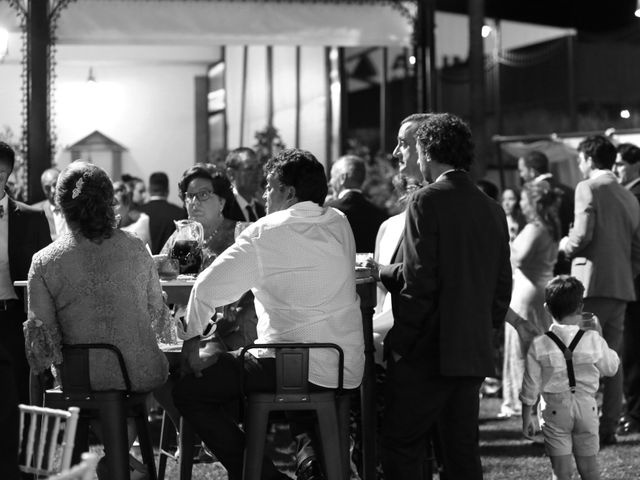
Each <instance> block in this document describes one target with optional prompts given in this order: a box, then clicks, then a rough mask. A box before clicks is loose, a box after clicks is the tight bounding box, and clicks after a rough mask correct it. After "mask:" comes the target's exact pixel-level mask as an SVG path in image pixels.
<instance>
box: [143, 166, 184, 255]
mask: <svg viewBox="0 0 640 480" xmlns="http://www.w3.org/2000/svg"><path fill="white" fill-rule="evenodd" d="M168 196H169V177H167V174H166V173H164V172H154V173H152V174H151V175H150V176H149V201H148V202H147V203H145V204H143V205H141V206H140V211H141V212H143V213H146V214H147V215H149V233H150V234H151V252H152V253H153V254H154V255H156V254H158V253H160V250H162V247H163V246H164V244H165V243H166V241H167V240H168V239H169V237H170V236H171V234H172V233H173V231H174V230H175V229H176V225H175V223H173V222H174V221H175V220H181V219H183V218H187V212H185V210H184V208H182V207H179V206H178V205H174V204H173V203H170V202H168V201H167V197H168Z"/></svg>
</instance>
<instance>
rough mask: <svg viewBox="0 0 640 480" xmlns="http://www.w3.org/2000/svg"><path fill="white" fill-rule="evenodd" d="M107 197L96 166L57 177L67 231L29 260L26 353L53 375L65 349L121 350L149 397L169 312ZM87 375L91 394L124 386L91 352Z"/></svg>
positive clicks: (164, 371)
mask: <svg viewBox="0 0 640 480" xmlns="http://www.w3.org/2000/svg"><path fill="white" fill-rule="evenodd" d="M113 199H114V192H113V185H112V183H111V179H110V178H109V176H108V175H107V173H106V172H105V171H104V170H102V169H101V168H99V167H97V166H96V165H93V164H90V163H84V162H73V163H72V164H71V165H69V166H68V167H67V168H66V169H65V170H64V171H63V172H62V173H61V174H60V177H59V179H58V184H57V189H56V202H57V204H58V205H59V206H60V208H61V210H62V213H63V215H64V217H65V220H66V222H67V225H68V226H69V231H68V232H67V233H65V234H63V235H61V236H60V237H58V239H57V240H56V241H55V242H54V243H52V244H51V245H49V246H48V247H46V248H44V249H42V250H40V251H39V252H38V253H36V254H35V255H34V257H33V261H32V263H31V270H30V271H29V278H28V285H27V292H28V297H29V311H28V320H27V321H26V322H25V324H24V330H25V347H26V353H27V358H28V360H29V364H30V366H31V368H32V369H33V371H34V372H35V373H39V372H43V371H45V370H48V369H50V368H51V366H53V365H55V366H56V367H57V371H59V370H60V369H61V368H64V364H63V358H62V346H63V345H64V344H78V343H108V344H112V345H115V346H116V347H118V349H120V351H121V352H122V355H123V357H124V361H125V364H126V368H127V372H128V374H129V378H130V380H131V386H132V389H133V390H134V391H137V392H148V391H151V390H153V389H155V388H157V387H159V386H160V385H162V384H164V383H165V381H166V379H167V375H168V363H167V359H166V358H165V355H164V354H163V353H162V352H161V351H160V348H159V347H158V342H157V338H156V334H155V332H154V330H156V331H160V332H168V331H171V329H172V327H171V324H170V312H169V310H168V308H167V307H166V305H165V304H164V301H163V298H162V290H161V288H160V282H159V279H158V274H157V272H156V268H155V266H154V263H153V260H152V258H151V255H149V253H148V252H147V251H146V250H145V247H144V245H143V243H142V242H141V241H140V240H139V239H138V238H136V237H135V236H133V235H132V234H130V233H128V232H123V231H121V230H119V229H117V228H116V217H115V212H114V202H113ZM89 374H90V380H91V385H92V387H93V389H94V390H111V389H124V388H125V385H124V382H123V379H122V375H121V373H120V367H119V365H118V362H117V360H116V359H115V357H114V356H113V355H112V354H109V353H108V352H94V353H92V356H91V369H90V372H89ZM134 438H135V436H134V435H131V436H130V441H131V442H133V439H134ZM101 466H102V463H101ZM104 475H105V474H103V475H102V477H101V478H107V477H106V476H104ZM106 475H108V473H107V474H106Z"/></svg>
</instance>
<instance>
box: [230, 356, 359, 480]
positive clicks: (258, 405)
mask: <svg viewBox="0 0 640 480" xmlns="http://www.w3.org/2000/svg"><path fill="white" fill-rule="evenodd" d="M256 348H264V349H274V350H275V351H276V389H275V392H269V393H265V392H249V393H248V394H247V403H246V408H245V424H244V427H245V436H246V445H245V454H244V475H243V478H244V480H260V478H261V477H260V474H261V470H262V460H263V456H264V445H265V440H266V435H267V424H268V420H269V413H270V412H272V411H303V410H306V411H315V413H316V416H317V420H318V427H319V434H320V443H321V446H322V457H323V459H324V470H325V475H326V476H327V480H347V479H348V478H349V472H350V470H349V395H347V394H345V392H343V375H344V373H343V370H344V353H343V351H342V348H340V347H339V346H338V345H336V344H333V343H270V344H253V345H249V346H247V347H245V348H243V349H242V353H241V355H242V358H243V359H244V356H245V354H246V352H247V351H249V350H251V349H256ZM320 348H323V349H334V350H336V352H337V355H338V387H337V388H335V389H327V390H323V391H320V392H317V391H311V390H310V388H309V350H310V349H320ZM242 371H243V372H244V368H243V369H242ZM243 385H244V384H243Z"/></svg>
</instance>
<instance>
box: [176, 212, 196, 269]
mask: <svg viewBox="0 0 640 480" xmlns="http://www.w3.org/2000/svg"><path fill="white" fill-rule="evenodd" d="M174 223H175V224H176V235H175V237H174V238H173V246H172V247H171V257H172V258H175V259H177V260H178V264H179V266H180V273H181V274H198V273H199V272H200V267H201V265H202V242H203V238H204V230H203V229H202V225H201V224H200V223H198V222H196V221H194V220H177V221H176V220H174Z"/></svg>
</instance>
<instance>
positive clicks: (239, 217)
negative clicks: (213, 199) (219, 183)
mask: <svg viewBox="0 0 640 480" xmlns="http://www.w3.org/2000/svg"><path fill="white" fill-rule="evenodd" d="M254 210H255V211H256V214H257V215H258V218H262V217H264V216H265V215H266V213H267V212H266V210H265V209H264V206H263V205H262V204H261V203H260V202H254ZM222 215H224V217H225V218H229V219H231V220H235V221H236V222H246V221H247V219H246V218H245V216H244V214H243V212H242V209H241V208H240V204H239V203H238V201H237V200H236V197H235V196H234V197H233V200H232V201H230V202H227V203H225V205H224V208H223V209H222Z"/></svg>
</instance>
